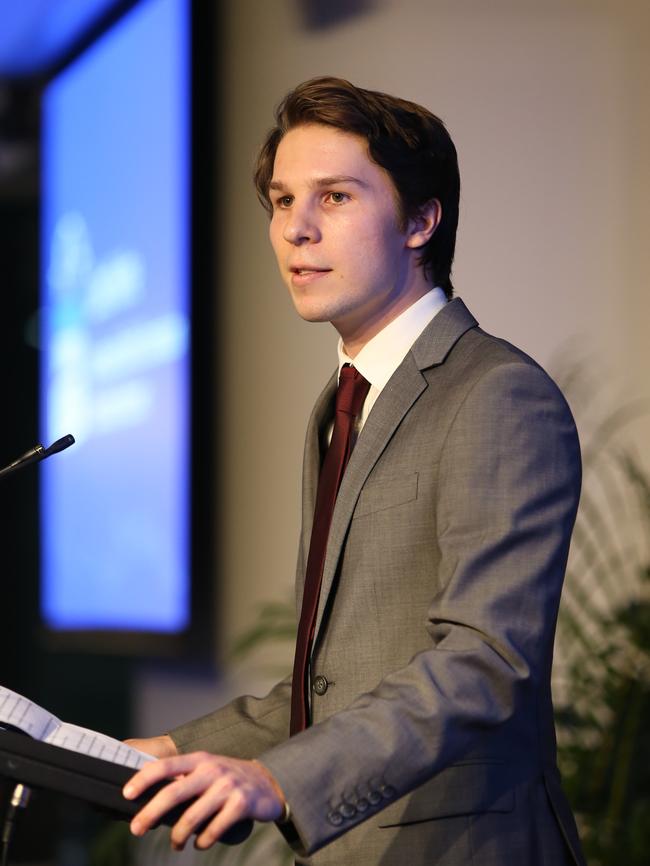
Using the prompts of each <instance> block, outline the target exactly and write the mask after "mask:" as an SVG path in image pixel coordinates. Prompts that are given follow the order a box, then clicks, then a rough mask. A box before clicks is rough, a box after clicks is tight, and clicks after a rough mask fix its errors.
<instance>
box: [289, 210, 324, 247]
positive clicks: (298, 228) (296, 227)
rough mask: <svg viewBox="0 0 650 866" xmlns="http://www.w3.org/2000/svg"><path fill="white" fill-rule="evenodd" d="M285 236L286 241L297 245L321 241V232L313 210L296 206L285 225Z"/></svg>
mask: <svg viewBox="0 0 650 866" xmlns="http://www.w3.org/2000/svg"><path fill="white" fill-rule="evenodd" d="M283 235H284V239H285V241H288V242H289V243H290V244H295V245H299V244H303V243H314V242H316V241H318V240H320V230H319V228H318V225H317V222H316V220H315V219H314V214H313V212H312V210H311V209H310V208H307V207H300V206H296V205H295V204H294V206H293V207H292V208H291V210H290V212H289V216H288V219H287V221H286V222H285V224H284V232H283Z"/></svg>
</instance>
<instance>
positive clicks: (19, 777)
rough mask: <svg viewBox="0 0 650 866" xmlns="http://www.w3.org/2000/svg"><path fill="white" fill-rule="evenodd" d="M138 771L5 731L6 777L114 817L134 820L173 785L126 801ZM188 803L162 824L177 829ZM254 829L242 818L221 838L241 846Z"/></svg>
mask: <svg viewBox="0 0 650 866" xmlns="http://www.w3.org/2000/svg"><path fill="white" fill-rule="evenodd" d="M134 773H135V770H134V769H133V768H132V767H124V766H121V765H119V764H113V763H111V762H110V761H102V760H101V758H92V757H90V756H89V755H81V754H79V753H78V752H72V751H70V750H69V749H62V748H60V747H59V746H51V745H50V744H49V743H41V742H39V741H38V740H33V739H32V738H31V737H28V736H26V735H25V734H18V733H14V732H13V731H4V730H0V778H5V779H9V780H11V781H12V782H15V783H16V784H18V783H22V784H23V785H27V786H28V787H29V788H41V789H45V790H48V791H54V792H58V793H60V794H65V795H67V796H69V797H75V798H76V799H78V800H83V801H85V802H86V803H91V804H92V805H94V806H96V807H97V808H99V809H101V810H102V811H104V812H108V814H109V815H110V816H111V817H113V818H117V819H122V820H125V821H128V820H130V819H131V818H132V817H133V815H135V813H136V812H138V811H139V810H140V809H141V808H142V806H144V804H145V803H146V802H148V801H149V800H150V799H151V798H152V797H153V796H154V795H155V794H156V793H157V792H158V791H159V790H160V789H161V788H163V787H164V786H165V784H167V783H165V782H163V783H158V784H156V785H152V786H151V788H149V789H148V790H147V791H145V793H144V794H143V795H142V796H140V797H138V798H137V799H135V800H126V799H125V798H124V797H123V796H122V788H123V786H124V785H125V784H126V782H127V780H128V779H129V778H130V777H131V776H132V775H133V774H134ZM188 805H189V802H187V803H184V804H181V805H180V806H176V807H175V808H174V809H171V810H170V811H169V812H167V813H166V814H165V815H164V816H163V818H162V820H161V821H160V823H161V824H166V825H167V826H169V827H171V826H172V825H173V824H175V823H176V821H177V820H178V818H179V817H180V816H181V814H182V813H183V812H184V811H185V809H186V808H187V806H188ZM252 829H253V822H252V821H249V820H247V821H240V822H239V823H237V824H235V825H234V826H233V827H231V828H230V830H228V831H227V832H226V833H224V835H223V836H222V837H221V839H220V840H219V841H220V842H224V843H225V844H227V845H237V844H239V843H240V842H243V841H244V839H246V838H247V837H248V836H249V835H250V833H251V830H252ZM199 832H200V828H199Z"/></svg>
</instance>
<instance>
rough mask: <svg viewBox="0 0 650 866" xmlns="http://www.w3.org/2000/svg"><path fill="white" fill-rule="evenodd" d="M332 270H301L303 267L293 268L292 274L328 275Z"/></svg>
mask: <svg viewBox="0 0 650 866" xmlns="http://www.w3.org/2000/svg"><path fill="white" fill-rule="evenodd" d="M330 270H331V268H301V267H293V268H291V273H292V274H300V275H302V274H326V273H327V272H328V271H330Z"/></svg>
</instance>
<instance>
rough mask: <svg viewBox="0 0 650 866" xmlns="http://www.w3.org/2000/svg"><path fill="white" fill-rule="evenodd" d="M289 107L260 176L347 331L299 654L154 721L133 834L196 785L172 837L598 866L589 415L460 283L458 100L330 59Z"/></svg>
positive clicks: (302, 267)
mask: <svg viewBox="0 0 650 866" xmlns="http://www.w3.org/2000/svg"><path fill="white" fill-rule="evenodd" d="M276 122H277V125H276V127H275V128H274V129H273V130H272V131H271V132H270V134H269V136H268V138H267V141H266V143H265V144H264V146H263V148H262V151H261V154H260V157H259V160H258V165H257V169H256V176H255V179H256V185H257V189H258V193H259V195H260V198H261V200H262V202H263V203H264V204H265V206H266V207H267V208H268V210H269V212H270V215H271V224H270V236H271V243H272V245H273V248H274V251H275V253H276V256H277V260H278V265H279V267H280V272H281V274H282V276H283V278H284V280H285V282H286V283H287V286H288V288H289V291H290V293H291V297H292V299H293V302H294V304H295V306H296V309H297V311H298V312H299V314H300V315H301V316H302V317H303V318H305V319H308V320H310V321H319V322H320V321H329V322H331V323H332V324H333V325H334V327H335V328H336V330H337V331H338V333H339V335H340V341H339V369H338V370H337V372H336V373H335V375H334V376H333V377H332V379H331V380H330V382H329V383H328V385H327V386H326V388H325V390H324V392H323V393H322V394H321V396H320V397H319V398H318V400H317V402H316V406H315V408H314V411H313V414H312V417H311V419H310V422H309V427H308V430H307V441H306V449H305V461H304V476H303V530H302V541H301V547H300V555H299V564H298V570H297V600H298V610H299V613H300V617H301V619H300V627H299V636H298V644H297V650H296V661H295V664H294V673H293V677H292V678H288V679H287V680H285V681H284V682H282V683H279V684H278V686H276V687H275V689H273V690H272V691H271V693H270V694H269V695H268V696H267V697H265V698H263V699H254V698H250V697H244V698H241V699H239V700H237V701H235V702H233V703H232V704H230V705H229V706H227V707H225V708H223V709H221V710H218V711H217V712H215V713H213V714H210V715H208V716H206V717H204V718H203V719H199V720H197V721H194V722H190V723H188V724H187V725H183V726H181V727H180V728H178V729H176V730H175V731H172V732H171V734H170V735H165V736H162V737H158V738H153V739H151V740H145V741H134V742H135V743H136V744H137V745H139V746H140V747H141V748H143V749H144V750H147V751H150V752H152V753H153V754H155V755H156V756H158V757H161V759H162V760H160V761H158V762H154V763H152V764H150V765H148V766H147V767H145V768H144V769H143V770H141V771H140V772H139V773H138V774H136V776H135V777H134V778H133V779H132V780H131V782H130V783H129V785H128V786H127V788H126V791H125V793H126V795H127V796H135V795H137V794H139V793H140V792H142V791H143V790H144V789H146V788H147V787H148V786H149V785H150V784H152V783H153V782H155V781H159V780H161V779H174V781H172V782H171V783H170V784H169V785H168V786H166V787H165V788H164V789H163V790H162V791H161V792H160V793H158V794H157V795H156V797H154V798H153V799H152V801H151V802H150V803H149V804H148V805H147V806H146V807H144V808H143V809H142V811H141V812H140V814H139V815H138V816H137V817H136V818H135V819H134V822H133V825H132V826H133V831H134V832H135V833H136V834H140V833H143V832H145V831H146V830H147V829H148V828H149V827H150V826H151V825H152V823H154V822H155V821H156V819H157V818H158V817H159V816H160V815H161V814H162V813H164V812H165V811H167V810H168V809H169V808H170V807H171V806H173V805H175V804H177V803H179V802H184V801H186V800H188V799H192V798H196V799H195V800H194V802H193V803H192V804H191V805H190V806H189V807H188V808H187V810H186V811H185V813H184V815H183V817H182V818H181V819H180V820H179V822H178V824H177V825H176V826H175V827H174V829H173V830H172V844H173V845H175V846H182V845H183V844H184V843H185V842H186V841H187V839H188V838H189V836H190V835H191V833H192V831H193V830H194V828H196V827H197V826H198V825H200V824H202V823H203V822H205V821H206V820H207V821H209V823H208V824H207V827H206V828H205V829H204V830H202V831H201V832H200V833H199V835H198V837H197V845H198V846H199V847H207V846H209V845H210V844H212V843H213V842H214V841H215V840H216V839H217V838H218V837H219V835H220V834H221V833H223V831H224V830H225V829H226V828H227V827H229V826H230V825H231V824H232V823H233V822H235V821H237V820H239V819H242V818H246V817H249V818H253V819H256V820H260V821H277V822H278V825H279V827H280V829H281V830H282V832H283V833H284V834H285V836H286V838H287V840H288V841H289V842H290V844H291V845H292V846H293V847H294V850H295V851H296V853H297V855H298V856H299V857H309V860H308V861H304V862H310V863H312V862H313V863H314V864H342V863H355V864H362V866H363V864H367V866H370V864H396V866H397V864H399V866H402V864H404V863H409V864H410V866H415V864H423V866H424V864H434V863H435V864H437V866H451V864H453V866H464V864H471V863H480V864H481V866H497V864H498V866H501V864H503V866H506V864H507V866H511V864H513V863H516V864H518V866H519V864H522V866H523V864H526V866H535V864H540V866H541V864H553V866H562V864H582V863H583V860H582V855H581V853H580V846H579V842H578V838H577V833H576V829H575V824H574V821H573V817H572V815H571V812H570V809H569V807H568V804H567V802H566V800H565V798H564V795H563V793H562V791H561V788H560V784H559V777H558V772H557V768H556V763H555V737H554V728H553V710H552V704H551V693H550V671H551V660H552V647H553V635H554V629H555V622H556V617H557V610H558V604H559V599H560V590H561V585H562V580H563V575H564V568H565V564H566V557H567V551H568V546H569V538H570V534H571V529H572V526H573V521H574V517H575V512H576V508H577V503H578V496H579V487H580V455H579V447H578V441H577V436H576V432H575V428H574V424H573V420H572V418H571V415H570V412H569V410H568V408H567V406H566V403H565V402H564V400H563V398H562V396H561V395H560V393H559V392H558V390H557V388H556V387H555V385H554V384H553V383H552V382H551V380H550V379H549V378H548V376H547V375H546V374H545V373H544V372H543V371H542V370H541V369H540V368H539V367H538V366H537V365H536V364H535V363H534V362H533V361H531V360H530V358H528V357H527V356H526V355H524V354H523V353H522V352H520V351H519V350H518V349H515V348H514V347H512V346H510V345H509V344H507V343H505V342H503V341H501V340H497V339H495V338H493V337H490V336H489V335H487V334H485V333H484V332H483V331H481V330H480V329H479V327H478V324H477V322H476V321H475V319H474V318H473V317H472V316H471V314H470V313H469V311H468V310H467V308H466V307H465V306H464V304H463V303H462V301H461V300H460V299H457V298H456V299H452V294H453V287H452V283H451V279H450V273H451V264H452V259H453V254H454V245H455V236H456V225H457V218H458V197H459V176H458V166H457V160H456V151H455V148H454V145H453V143H452V141H451V139H450V137H449V135H448V133H447V131H446V130H445V128H444V126H443V124H442V122H441V121H440V120H439V119H438V118H436V117H435V116H433V115H432V114H431V113H430V112H428V111H427V110H426V109H424V108H422V107H420V106H417V105H414V104H412V103H408V102H405V101H403V100H400V99H396V98H394V97H391V96H387V95H385V94H381V93H375V92H373V91H368V90H362V89H360V88H356V87H354V86H353V85H351V84H350V83H348V82H346V81H341V80H339V79H333V78H321V79H315V80H313V81H309V82H306V83H305V84H302V85H300V86H299V87H298V88H296V89H295V90H294V91H292V92H291V93H290V94H289V95H288V96H287V97H286V98H285V100H284V102H283V103H282V104H281V106H280V108H279V109H278V112H277V115H276ZM348 365H350V366H348ZM335 395H336V396H335ZM333 421H334V423H332V422H333ZM348 460H349V462H347V461H348ZM305 685H306V686H307V688H306V692H307V694H305V691H304V687H305ZM290 729H291V733H292V736H291V737H290V738H289V736H288V735H289V731H290ZM196 750H201V751H196ZM312 855H313V856H312Z"/></svg>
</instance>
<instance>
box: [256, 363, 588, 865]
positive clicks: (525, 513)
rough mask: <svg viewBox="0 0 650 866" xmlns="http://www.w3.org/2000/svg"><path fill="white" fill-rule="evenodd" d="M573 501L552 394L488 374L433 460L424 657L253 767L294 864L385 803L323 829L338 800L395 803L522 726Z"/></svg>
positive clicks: (573, 450) (518, 377)
mask: <svg viewBox="0 0 650 866" xmlns="http://www.w3.org/2000/svg"><path fill="white" fill-rule="evenodd" d="M579 489H580V455H579V446H578V440H577V434H576V431H575V426H574V423H573V419H572V417H571V414H570V412H569V410H568V407H567V406H566V403H565V401H564V399H563V398H562V396H561V395H560V393H559V391H558V390H557V388H556V386H555V385H554V384H553V382H552V381H551V380H550V379H549V378H548V376H546V374H545V373H544V372H543V371H542V370H541V369H540V368H538V367H537V366H535V365H532V364H528V363H523V362H521V363H520V362H512V363H507V364H500V365H498V366H494V367H492V368H490V369H489V370H488V371H487V372H484V373H483V375H482V376H481V377H480V378H479V379H478V381H477V382H476V383H475V384H474V386H473V387H472V388H471V389H470V390H469V393H468V394H467V396H466V397H465V399H464V401H463V402H462V404H461V405H460V407H459V409H458V411H457V413H456V416H455V418H454V419H453V421H452V422H451V425H450V427H449V429H448V433H447V438H446V441H445V444H444V448H443V452H442V458H441V464H440V470H439V474H438V490H437V510H436V521H435V525H436V537H435V538H432V540H431V543H432V544H437V545H438V547H439V551H440V559H439V563H440V565H439V569H438V574H437V575H436V576H435V579H433V578H434V576H432V581H431V585H432V601H431V605H430V608H429V611H428V622H427V630H428V632H429V636H430V640H431V643H430V647H429V648H427V649H425V650H424V651H422V652H420V653H418V654H417V655H416V656H415V657H414V658H412V659H411V661H410V662H409V664H408V665H407V666H406V667H404V668H402V669H400V670H397V671H394V672H392V673H390V674H389V675H387V676H386V677H385V678H384V679H383V680H382V681H381V682H380V683H379V684H378V685H377V686H376V688H374V689H373V690H372V691H370V692H368V693H366V694H363V695H360V696H359V697H358V698H356V699H355V700H354V701H353V702H352V703H351V704H350V705H349V706H348V707H347V708H346V709H345V710H343V711H341V712H339V713H337V714H335V715H333V716H331V717H330V718H328V719H327V720H325V721H323V722H321V723H319V724H317V725H314V726H313V727H312V728H309V729H308V730H306V731H304V732H302V733H300V734H298V735H297V736H295V737H293V738H292V739H291V740H290V741H288V742H285V743H282V744H280V745H278V746H276V747H274V748H272V749H270V750H269V751H267V752H266V753H264V754H263V755H262V756H261V760H262V761H263V763H264V764H265V765H266V766H267V767H268V768H269V769H270V770H271V772H272V773H273V774H274V776H275V777H276V779H277V780H278V782H279V784H280V785H281V787H282V789H283V791H284V793H285V795H286V797H287V800H288V802H289V804H290V806H291V812H292V824H291V826H290V827H289V828H288V829H287V832H286V835H287V838H288V839H289V841H290V842H291V844H292V845H293V847H294V848H295V849H296V850H297V851H298V852H299V853H301V854H311V853H312V852H314V851H315V850H318V849H319V848H320V847H322V846H323V845H325V844H327V843H329V842H331V841H333V839H335V838H336V837H337V836H339V835H340V834H341V833H342V832H345V831H346V830H349V829H351V828H352V827H354V826H355V825H356V824H357V823H360V822H361V821H362V820H366V819H367V818H368V817H370V816H372V815H373V814H375V813H376V812H377V811H378V810H380V809H381V808H382V807H384V806H386V805H390V803H391V802H392V800H391V799H388V800H387V799H383V800H381V802H380V803H378V804H371V806H370V808H368V809H367V810H365V811H364V812H363V813H357V814H356V815H355V816H354V817H352V818H350V819H349V820H345V821H344V822H341V821H340V820H338V819H337V820H336V821H334V820H332V808H333V806H332V804H333V803H336V802H337V801H338V802H341V800H342V799H344V794H343V792H345V791H346V790H347V791H349V790H354V789H355V788H359V787H365V788H366V789H367V788H368V785H369V780H371V779H375V780H377V779H379V780H381V784H382V786H383V788H384V790H385V791H388V792H389V796H390V797H391V798H392V799H393V800H394V799H395V798H398V797H401V796H402V795H404V794H406V793H408V792H409V791H411V790H413V789H414V788H416V787H418V786H419V785H421V784H423V783H425V782H426V781H428V780H429V779H431V778H432V777H433V776H434V775H435V774H436V773H438V772H440V771H441V770H443V769H444V768H445V767H448V766H449V765H450V764H452V763H454V762H456V761H459V760H462V759H463V756H465V755H468V754H470V753H471V752H472V751H473V750H475V749H476V748H477V743H484V742H485V741H486V739H485V738H486V736H487V737H489V736H490V732H495V731H496V732H497V734H498V732H499V729H501V731H503V730H504V729H505V728H507V726H508V724H509V723H510V721H511V720H512V719H513V718H515V717H517V716H518V714H521V713H524V714H525V713H526V712H528V713H530V706H531V703H532V704H533V706H534V702H535V690H536V689H537V688H538V687H539V686H540V683H544V682H546V681H547V680H548V675H549V664H550V658H551V654H552V642H553V635H554V628H555V622H556V618H557V610H558V605H559V597H560V591H561V585H562V580H563V576H564V569H565V566H566V558H567V553H568V547H569V540H570V535H571V530H572V527H573V522H574V519H575V512H576V508H577V503H578V498H579ZM533 713H534V710H533ZM503 739H504V740H505V741H506V743H507V737H504V738H503ZM497 741H498V740H495V742H497Z"/></svg>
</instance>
